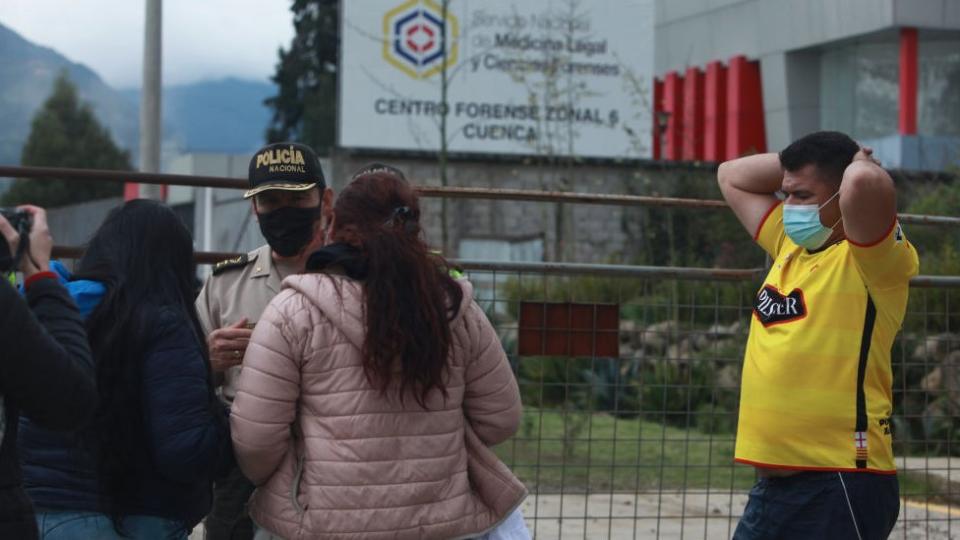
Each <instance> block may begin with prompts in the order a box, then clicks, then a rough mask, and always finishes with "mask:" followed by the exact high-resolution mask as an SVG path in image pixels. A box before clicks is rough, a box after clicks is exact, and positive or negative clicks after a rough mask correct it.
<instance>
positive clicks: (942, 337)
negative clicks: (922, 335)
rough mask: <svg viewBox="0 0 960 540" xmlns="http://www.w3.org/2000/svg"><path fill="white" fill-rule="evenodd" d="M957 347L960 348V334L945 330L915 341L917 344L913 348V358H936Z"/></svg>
mask: <svg viewBox="0 0 960 540" xmlns="http://www.w3.org/2000/svg"><path fill="white" fill-rule="evenodd" d="M958 348H960V336H958V335H957V334H953V333H949V332H945V333H943V334H937V335H934V336H927V338H926V339H924V340H923V341H921V342H920V343H917V346H916V347H915V348H914V349H913V358H914V359H915V360H935V359H936V360H938V359H941V358H943V356H944V355H946V354H947V353H949V352H950V351H952V350H954V349H958Z"/></svg>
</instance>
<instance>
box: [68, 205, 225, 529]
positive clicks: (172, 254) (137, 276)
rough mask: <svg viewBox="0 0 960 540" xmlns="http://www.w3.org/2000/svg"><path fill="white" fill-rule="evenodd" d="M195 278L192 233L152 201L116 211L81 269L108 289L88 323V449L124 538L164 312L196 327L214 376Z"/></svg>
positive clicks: (85, 276) (106, 503)
mask: <svg viewBox="0 0 960 540" xmlns="http://www.w3.org/2000/svg"><path fill="white" fill-rule="evenodd" d="M195 275H196V273H195V266H194V262H193V240H192V239H191V237H190V232H189V231H188V230H187V228H186V226H185V225H184V224H183V221H182V220H181V219H180V218H179V217H178V216H177V215H176V214H175V213H174V212H173V211H172V210H170V209H169V208H167V207H166V206H163V205H162V204H160V203H157V202H154V201H149V200H134V201H130V202H128V203H126V204H124V205H123V206H121V207H119V208H115V209H114V210H113V211H111V212H110V214H109V215H108V216H107V219H106V221H104V222H103V224H102V225H101V226H100V228H99V229H98V230H97V232H96V233H95V234H94V236H93V238H92V239H91V240H90V243H89V245H88V246H87V248H86V252H85V253H84V255H83V258H81V259H80V263H79V265H78V268H77V278H80V279H92V280H96V281H100V282H103V283H104V284H105V285H106V289H107V292H106V295H105V296H104V298H103V299H102V301H101V302H100V304H99V305H98V306H97V307H96V309H95V310H94V311H93V313H91V314H90V317H89V318H88V319H87V332H88V335H89V337H90V346H91V349H92V351H93V356H94V361H95V362H96V376H97V389H98V392H99V398H100V400H99V403H98V407H97V414H96V417H95V420H94V424H93V425H92V426H91V429H90V430H89V431H88V432H87V434H86V441H85V442H86V443H88V446H89V448H91V449H92V450H93V451H94V452H95V456H96V462H97V475H98V483H99V491H100V498H101V505H102V506H103V508H104V510H105V511H106V513H108V514H109V515H110V516H111V517H112V518H113V522H114V526H115V527H116V528H117V531H118V532H121V533H122V517H123V515H124V514H126V513H127V512H126V510H125V508H124V504H125V503H127V501H131V500H135V499H134V496H135V494H136V493H137V492H138V491H140V490H141V489H142V486H140V485H139V481H138V479H139V476H140V475H138V474H137V464H138V463H143V462H144V461H145V460H146V459H147V456H144V455H142V452H143V448H144V446H145V445H144V438H145V437H146V433H145V431H144V429H143V407H142V405H141V402H142V396H141V390H142V387H143V384H142V381H141V374H142V364H143V358H144V355H145V353H146V352H147V351H146V347H147V345H148V339H149V338H150V336H151V333H152V330H153V328H155V327H156V323H157V321H156V316H157V314H158V312H159V310H160V309H165V310H173V311H174V312H179V313H181V314H182V315H183V317H184V318H185V319H186V320H188V321H190V322H191V323H192V325H193V327H194V329H195V330H196V333H197V338H198V342H199V344H200V348H201V350H202V351H203V352H202V355H203V358H204V363H205V364H206V365H207V369H208V371H209V358H208V357H207V351H206V347H205V345H204V343H205V342H204V340H202V339H200V336H202V335H203V333H202V331H201V329H200V328H201V327H200V322H199V320H198V319H197V313H196V309H195V308H194V304H193V301H194V294H195V290H194V281H193V280H194V276H195ZM208 384H211V383H208ZM209 390H210V395H211V398H212V396H213V388H212V386H210V388H209Z"/></svg>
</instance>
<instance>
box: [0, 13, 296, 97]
mask: <svg viewBox="0 0 960 540" xmlns="http://www.w3.org/2000/svg"><path fill="white" fill-rule="evenodd" d="M144 6H145V0H83V1H82V2H77V1H74V0H3V1H2V2H0V24H3V25H5V26H8V27H10V28H12V29H13V30H14V31H16V32H18V33H20V34H21V35H22V36H23V37H25V38H26V39H28V40H30V41H33V42H34V43H37V44H40V45H44V46H47V47H51V48H53V49H56V50H57V52H59V53H61V54H63V55H64V56H66V57H67V58H70V59H71V60H73V61H75V62H80V63H83V64H86V65H87V66H89V67H90V68H92V69H93V70H94V71H96V72H97V73H99V74H100V76H101V77H103V78H104V80H106V81H107V83H109V84H111V85H112V86H115V87H119V88H126V87H137V86H140V78H141V75H142V74H141V69H142V61H143V25H144V20H143V19H144ZM292 37H293V14H292V13H291V12H290V1H289V0H164V2H163V82H164V85H172V84H182V83H189V82H194V81H198V80H204V79H218V78H222V77H228V76H232V77H240V78H245V79H261V80H262V79H265V78H267V77H269V76H270V75H271V74H272V73H273V70H274V66H275V64H276V60H277V49H278V48H279V47H281V46H283V47H286V46H288V45H289V43H290V40H291V39H292Z"/></svg>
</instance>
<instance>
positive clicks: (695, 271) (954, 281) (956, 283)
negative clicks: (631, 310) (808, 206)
mask: <svg viewBox="0 0 960 540" xmlns="http://www.w3.org/2000/svg"><path fill="white" fill-rule="evenodd" d="M82 255H83V248H82V247H77V246H54V248H53V256H54V257H55V258H61V259H79V258H80V257H81V256H82ZM240 255H242V254H241V253H231V252H225V251H197V252H195V253H194V255H193V256H194V260H195V261H196V262H197V263H198V264H216V263H218V262H220V261H223V260H226V259H232V258H235V257H239V256H240ZM450 263H451V264H453V265H455V266H457V267H459V268H462V269H463V270H467V271H469V270H474V271H478V272H508V273H516V274H543V275H566V276H602V277H633V278H657V279H682V280H698V281H750V280H753V279H759V278H761V277H763V273H764V269H762V268H689V267H682V266H631V265H625V264H586V263H558V262H503V261H479V260H472V259H458V260H451V261H450ZM910 285H911V286H913V287H924V288H939V287H942V288H958V287H960V276H917V277H915V278H913V280H911V281H910Z"/></svg>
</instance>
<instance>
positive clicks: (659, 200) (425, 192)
mask: <svg viewBox="0 0 960 540" xmlns="http://www.w3.org/2000/svg"><path fill="white" fill-rule="evenodd" d="M417 191H418V192H419V194H420V195H422V196H424V197H446V198H450V199H486V200H508V201H531V202H565V203H576V204H601V205H607V206H675V207H684V208H726V206H727V203H725V202H724V201H720V200H713V199H683V198H678V197H648V196H644V195H614V194H608V193H572V192H566V191H532V190H527V189H500V188H470V187H437V186H418V187H417Z"/></svg>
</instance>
